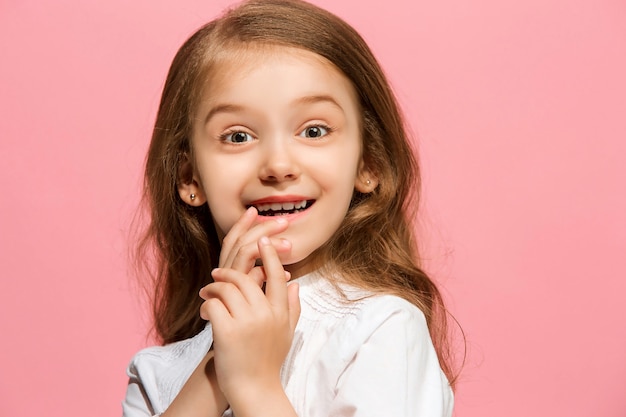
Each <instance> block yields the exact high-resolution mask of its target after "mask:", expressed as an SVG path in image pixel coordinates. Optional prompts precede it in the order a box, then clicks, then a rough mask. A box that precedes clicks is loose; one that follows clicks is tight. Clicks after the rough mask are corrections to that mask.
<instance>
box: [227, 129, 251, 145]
mask: <svg viewBox="0 0 626 417" xmlns="http://www.w3.org/2000/svg"><path fill="white" fill-rule="evenodd" d="M220 139H222V140H223V141H224V142H230V143H246V142H250V141H252V140H254V138H253V137H252V135H251V134H249V133H246V132H241V131H236V132H227V133H224V134H223V135H221V136H220Z"/></svg>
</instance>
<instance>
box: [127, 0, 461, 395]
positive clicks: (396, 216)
mask: <svg viewBox="0 0 626 417" xmlns="http://www.w3.org/2000/svg"><path fill="white" fill-rule="evenodd" d="M254 45H259V46H265V45H269V46H281V45H282V46H289V47H295V48H301V49H304V50H307V51H311V52H314V53H316V54H318V55H320V56H322V57H324V58H326V59H327V60H328V61H329V62H331V63H332V64H333V65H334V66H335V67H336V68H337V69H339V71H341V72H343V74H345V75H346V76H347V77H348V79H349V80H350V81H351V82H352V84H353V86H354V88H355V90H356V92H357V94H358V96H359V100H360V106H361V111H362V120H361V126H362V141H363V143H362V145H363V146H362V149H363V159H364V162H365V164H366V166H367V168H368V170H369V171H370V172H371V173H372V175H374V176H375V178H376V179H377V180H378V186H377V187H376V189H375V190H374V191H373V192H371V193H368V194H361V193H359V192H357V191H355V192H354V195H353V198H352V203H351V205H350V208H349V210H348V213H347V215H346V217H345V219H344V221H343V223H342V224H341V226H340V227H339V229H338V230H337V231H336V233H335V234H334V235H333V237H332V238H331V239H330V240H329V241H328V242H327V243H326V244H324V245H323V247H321V248H319V249H318V250H317V251H316V253H315V259H317V260H320V262H319V265H320V266H321V267H322V268H324V269H326V270H328V272H331V273H337V274H333V275H338V276H341V277H342V279H343V280H344V281H345V282H346V283H348V284H351V285H354V286H357V287H360V288H363V289H366V290H371V291H373V292H375V293H388V294H395V295H398V296H400V297H402V298H404V299H406V300H408V301H410V302H411V303H413V304H415V305H416V306H417V307H418V308H420V310H422V311H423V313H424V315H425V316H426V320H427V323H428V327H429V329H430V333H431V337H432V340H433V343H434V346H435V349H436V350H437V353H438V355H439V360H440V363H441V366H442V369H443V371H444V372H445V373H446V375H447V376H448V380H449V381H450V384H451V385H452V386H453V385H454V381H455V379H456V374H455V372H454V370H453V366H452V363H451V362H452V358H451V355H450V352H451V349H450V344H449V342H448V330H447V325H446V323H447V316H448V314H447V311H446V309H445V307H444V303H443V300H442V297H441V294H440V292H439V290H438V289H437V286H436V285H435V283H434V282H433V281H432V280H431V279H430V278H429V276H428V275H427V274H426V273H425V272H424V271H423V270H422V269H421V268H420V265H419V256H418V250H417V244H416V238H415V236H414V235H413V233H414V230H415V226H416V225H415V224H414V219H416V216H417V208H418V206H419V190H420V176H419V168H418V164H417V161H416V159H415V150H414V149H412V146H411V143H410V141H409V138H408V137H407V133H406V132H407V129H406V127H405V124H404V121H403V118H402V116H401V112H400V110H399V106H398V104H397V102H396V99H395V97H394V94H393V92H392V90H391V88H390V86H389V83H388V81H387V79H386V77H385V75H384V73H383V71H382V69H381V67H380V65H379V64H378V62H377V61H376V59H375V57H374V56H373V54H372V52H371V51H370V49H369V47H368V46H367V44H366V43H365V41H364V40H363V39H362V38H361V36H360V35H359V34H358V33H357V32H356V31H355V30H354V29H353V28H352V27H351V26H349V25H348V24H347V23H346V22H344V21H343V20H341V19H340V18H338V17H337V16H335V15H333V14H331V13H329V12H327V11H325V10H323V9H320V8H318V7H316V6H314V5H311V4H309V3H306V2H303V1H299V0H252V1H248V2H245V3H243V4H241V5H239V6H237V7H236V8H234V9H231V10H229V11H227V12H226V13H225V14H224V15H223V16H221V17H220V18H218V19H216V20H213V21H211V22H210V23H208V24H206V25H205V26H203V27H202V28H200V29H199V30H198V31H197V32H196V33H195V34H193V35H192V36H191V37H190V38H189V39H188V40H187V41H186V42H185V43H184V44H183V46H182V47H181V48H180V50H179V51H178V53H177V54H176V56H175V58H174V60H173V62H172V65H171V67H170V70H169V73H168V76H167V80H166V82H165V86H164V89H163V95H162V97H161V103H160V106H159V110H158V115H157V119H156V123H155V127H154V132H153V135H152V141H151V144H150V148H149V151H148V156H147V160H146V169H145V184H144V200H143V201H144V203H145V206H146V207H147V208H148V212H149V218H150V220H149V222H148V225H147V228H146V230H145V233H144V234H143V237H142V239H141V240H140V243H139V245H138V250H137V256H138V258H137V259H138V260H139V261H140V262H142V263H143V264H144V265H148V267H149V270H148V271H147V272H148V274H147V275H148V276H149V277H151V278H152V280H151V281H150V288H151V291H152V294H151V299H152V300H153V315H154V329H155V331H156V333H157V336H158V337H159V339H160V340H161V341H162V342H163V343H170V342H174V341H178V340H182V339H185V338H189V337H191V336H193V335H195V334H197V333H198V332H199V331H200V330H201V329H202V328H203V327H204V322H203V320H202V319H201V318H200V316H199V313H198V310H199V307H200V304H201V301H202V300H201V299H200V298H199V297H198V291H199V290H200V288H202V287H203V286H205V285H207V284H209V283H210V282H212V279H211V276H210V271H211V270H212V269H213V268H214V267H216V266H217V264H218V257H219V252H220V245H221V243H220V240H219V239H218V236H217V232H216V229H215V226H214V224H213V220H212V217H211V213H210V209H209V207H208V206H207V205H206V204H205V205H203V206H201V207H198V208H194V207H191V206H189V205H187V204H185V203H184V202H183V201H182V200H181V199H180V197H179V195H178V191H177V183H178V182H179V181H180V180H181V175H185V173H181V166H182V164H183V162H184V161H187V160H188V159H189V158H190V155H192V153H193V149H192V148H191V145H190V137H191V132H192V124H193V117H194V114H195V113H196V110H197V106H198V101H199V98H200V97H201V95H202V92H203V88H202V87H203V86H204V85H205V83H206V80H207V79H208V77H209V75H210V74H211V71H212V69H213V68H215V66H216V64H217V61H218V60H219V59H220V58H219V57H220V56H222V55H223V54H227V53H229V51H233V50H236V49H237V48H241V47H243V48H245V47H250V46H252V47H253V46H254Z"/></svg>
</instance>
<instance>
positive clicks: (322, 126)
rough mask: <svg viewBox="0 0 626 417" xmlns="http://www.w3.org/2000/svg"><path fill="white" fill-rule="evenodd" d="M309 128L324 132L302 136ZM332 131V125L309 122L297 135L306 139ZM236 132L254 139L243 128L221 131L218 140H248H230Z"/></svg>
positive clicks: (316, 137)
mask: <svg viewBox="0 0 626 417" xmlns="http://www.w3.org/2000/svg"><path fill="white" fill-rule="evenodd" d="M311 128H318V129H321V130H323V131H325V133H324V134H322V135H320V136H315V137H307V136H304V132H306V131H307V129H311ZM334 131H335V128H334V127H331V126H328V125H325V124H323V123H314V124H310V125H308V126H305V127H304V129H302V130H301V131H300V132H299V133H298V136H299V137H302V138H306V139H320V138H323V137H324V136H328V135H330V134H331V133H333V132H334ZM238 133H243V134H244V135H246V136H248V137H249V138H251V139H254V136H252V134H250V133H248V132H245V131H243V130H228V131H226V132H224V133H222V134H221V135H220V136H219V139H220V141H222V142H226V143H230V144H232V145H240V144H243V143H247V142H250V140H247V141H245V142H233V141H232V140H229V138H230V139H232V137H233V136H234V135H236V134H238Z"/></svg>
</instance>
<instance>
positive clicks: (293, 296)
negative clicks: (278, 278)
mask: <svg viewBox="0 0 626 417" xmlns="http://www.w3.org/2000/svg"><path fill="white" fill-rule="evenodd" d="M287 302H288V304H289V328H290V329H291V334H293V333H294V332H295V331H296V324H298V319H299V318H300V286H299V285H298V283H297V282H294V283H292V284H289V286H288V287H287Z"/></svg>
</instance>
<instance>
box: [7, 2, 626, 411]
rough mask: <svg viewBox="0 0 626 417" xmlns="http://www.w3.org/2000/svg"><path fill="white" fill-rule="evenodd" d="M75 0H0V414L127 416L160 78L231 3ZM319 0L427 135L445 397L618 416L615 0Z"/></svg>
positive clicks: (625, 201)
mask: <svg viewBox="0 0 626 417" xmlns="http://www.w3.org/2000/svg"><path fill="white" fill-rule="evenodd" d="M87 3H95V2H82V1H78V0H58V1H55V2H41V1H29V0H21V1H19V2H18V1H4V2H2V3H1V4H0V51H1V58H0V59H1V61H0V62H1V63H0V80H2V81H1V82H0V114H1V116H0V173H1V175H0V187H1V188H0V189H1V190H2V196H1V197H0V213H1V216H0V271H2V281H1V283H0V335H2V338H3V342H2V351H1V352H2V354H1V355H0V415H2V416H28V417H30V416H40V415H45V416H64V417H72V416H75V417H83V416H86V415H88V416H91V417H97V416H103V417H104V416H111V415H118V414H120V406H119V402H120V400H121V398H122V396H123V394H124V389H125V383H126V378H125V375H124V368H125V366H126V363H127V361H128V360H129V358H130V357H131V355H132V354H133V352H135V351H136V350H137V349H138V348H140V347H141V346H143V345H145V344H146V343H147V341H146V338H145V329H146V323H145V321H144V320H143V319H142V308H141V306H139V305H138V303H137V296H136V295H133V294H134V293H133V288H132V284H131V281H130V280H129V278H128V275H127V266H126V250H127V249H126V248H127V232H128V224H129V221H130V217H131V214H132V212H133V209H134V207H135V204H136V202H137V195H138V192H139V182H140V165H141V163H142V159H143V153H144V151H145V148H146V144H147V142H148V137H149V132H150V125H151V123H152V121H153V117H154V113H155V109H156V106H157V103H158V98H159V93H160V91H159V90H160V87H161V86H162V83H163V79H164V76H165V72H166V70H167V66H168V65H169V62H170V60H171V58H172V56H173V54H174V52H175V50H176V48H177V47H178V46H179V45H180V43H181V42H182V41H183V40H184V39H185V38H186V37H187V36H188V35H189V34H190V33H191V32H192V31H193V30H194V29H195V28H196V27H197V26H199V25H200V24H201V23H202V22H204V21H205V20H207V19H209V18H210V17H212V16H214V15H215V13H216V12H217V11H218V10H221V9H222V8H223V7H224V6H225V5H226V4H227V3H228V2H227V1H226V0H222V1H216V0H212V1H197V0H185V1H179V2H154V1H149V0H135V1H133V2H130V4H127V3H128V2H125V1H122V0H112V1H108V2H98V4H97V5H95V4H92V5H86V4H87ZM166 3H167V4H166ZM316 3H317V4H320V5H322V6H325V7H327V8H329V9H330V10H332V11H334V12H336V13H338V14H339V15H341V16H343V17H345V18H346V19H347V20H348V21H349V22H351V23H352V24H354V25H355V26H356V27H357V28H358V29H359V30H360V31H361V32H362V33H363V35H364V36H365V38H366V39H367V40H368V41H369V42H370V43H371V45H372V47H373V49H374V50H375V52H376V53H377V54H378V56H379V57H380V59H381V61H382V62H383V64H384V66H385V68H386V69H387V72H388V74H389V76H390V78H391V79H392V81H393V84H394V86H395V87H396V89H397V91H398V94H399V97H400V100H401V102H402V103H403V105H404V106H405V108H406V113H407V116H408V118H409V120H410V121H411V123H412V125H413V126H414V128H415V131H416V133H417V134H418V136H419V138H420V146H421V151H422V159H423V161H424V165H423V166H424V172H425V186H426V191H425V203H426V209H427V219H426V231H427V237H428V239H427V242H426V245H427V246H428V250H427V254H428V257H429V263H428V264H429V267H430V269H431V271H433V272H434V273H435V275H436V276H437V277H438V278H440V279H441V280H442V281H443V283H444V285H445V286H446V293H447V294H448V295H449V298H450V299H451V308H452V311H453V312H454V314H455V315H456V316H457V318H458V319H459V320H460V322H461V323H462V325H463V328H464V330H465V332H466V333H467V338H468V342H469V357H468V361H467V365H466V368H465V372H464V375H463V377H462V379H461V383H460V386H459V390H458V395H457V412H456V415H457V416H463V417H496V416H497V417H500V416H503V415H506V416H508V417H518V416H519V417H522V416H523V417H527V416H568V417H577V416H580V417H583V416H584V417H588V416H604V417H623V416H624V415H626V401H625V400H624V389H625V387H626V355H625V352H626V325H625V324H624V319H625V318H626V303H625V302H624V293H625V292H626V284H625V278H626V261H625V258H626V192H625V191H624V190H625V189H626V187H625V182H626V181H625V180H626V168H624V159H625V157H626V77H625V76H624V74H626V5H625V4H624V2H623V1H620V0H587V1H582V0H568V1H565V0H527V1H516V2H503V1H500V0H474V1H470V2H467V1H460V0H449V1H448V0H444V1H417V2H416V1H412V0H411V1H410V0H390V1H384V2H381V1H373V0H368V1H367V2H366V3H365V4H366V6H364V3H363V2H361V1H357V0H354V1H341V2H338V1H333V0H317V1H316ZM174 4H176V5H174Z"/></svg>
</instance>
